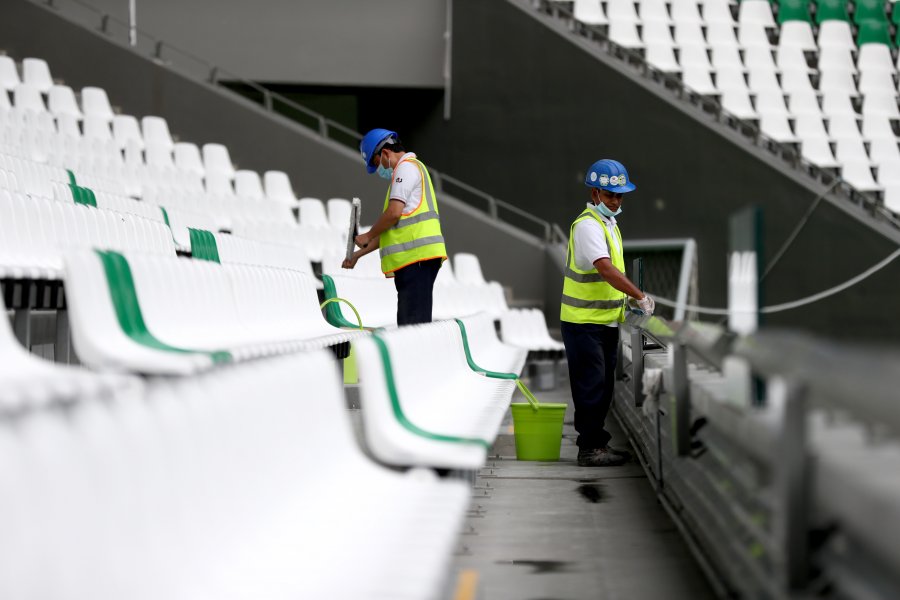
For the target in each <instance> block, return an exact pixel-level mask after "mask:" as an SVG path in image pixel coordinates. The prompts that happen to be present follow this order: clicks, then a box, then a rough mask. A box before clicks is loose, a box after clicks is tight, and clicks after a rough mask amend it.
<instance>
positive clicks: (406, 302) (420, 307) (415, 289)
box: [394, 258, 443, 325]
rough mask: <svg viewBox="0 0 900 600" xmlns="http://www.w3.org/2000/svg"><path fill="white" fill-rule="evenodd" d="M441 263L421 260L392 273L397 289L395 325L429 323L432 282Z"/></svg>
mask: <svg viewBox="0 0 900 600" xmlns="http://www.w3.org/2000/svg"><path fill="white" fill-rule="evenodd" d="M442 262H443V261H442V260H441V259H440V258H432V259H431V260H423V261H421V262H417V263H413V264H411V265H407V266H405V267H403V268H402V269H400V270H398V271H395V272H394V286H395V287H396V288H397V325H415V324H416V323H431V306H432V303H433V302H432V301H433V291H434V280H435V279H436V278H437V274H438V270H439V269H440V268H441V263H442Z"/></svg>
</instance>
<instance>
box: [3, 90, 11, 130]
mask: <svg viewBox="0 0 900 600" xmlns="http://www.w3.org/2000/svg"><path fill="white" fill-rule="evenodd" d="M11 108H12V102H10V101H9V93H7V91H6V90H4V89H0V111H3V112H0V131H2V126H3V118H2V117H3V116H4V115H5V114H6V113H7V112H8V111H9V110H10V109H11ZM0 140H2V137H0Z"/></svg>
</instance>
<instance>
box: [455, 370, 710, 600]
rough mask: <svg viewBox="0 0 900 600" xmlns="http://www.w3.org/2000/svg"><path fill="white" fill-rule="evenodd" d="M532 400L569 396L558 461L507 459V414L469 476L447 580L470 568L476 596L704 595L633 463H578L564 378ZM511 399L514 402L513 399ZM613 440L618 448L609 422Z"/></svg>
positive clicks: (575, 599)
mask: <svg viewBox="0 0 900 600" xmlns="http://www.w3.org/2000/svg"><path fill="white" fill-rule="evenodd" d="M537 396H538V398H539V400H540V401H541V402H568V403H569V409H568V412H567V414H566V424H565V428H564V430H563V443H562V453H561V458H560V462H559V463H532V462H519V461H517V460H515V445H514V441H513V436H512V424H511V417H510V416H509V415H507V418H506V421H505V422H504V425H503V427H502V428H501V435H499V436H498V438H497V442H496V443H495V445H494V450H493V452H492V454H494V455H499V458H494V459H491V460H490V461H489V462H488V465H487V466H486V467H485V468H484V469H483V470H482V472H481V474H480V475H479V478H478V482H477V484H476V485H477V489H476V490H475V497H474V498H473V501H472V507H471V510H470V513H469V517H468V518H467V520H466V524H465V530H464V531H465V532H464V534H463V535H462V536H461V538H460V545H459V549H458V552H457V555H456V557H455V558H454V564H453V572H452V573H451V579H450V583H451V587H454V586H456V590H457V595H453V594H451V595H450V596H449V598H457V597H460V596H459V586H457V585H456V582H457V581H460V577H461V576H462V577H463V578H465V574H466V572H467V571H470V570H473V571H475V572H477V577H478V584H477V595H476V596H475V597H476V598H478V600H551V599H553V600H582V599H584V600H588V599H590V600H598V599H599V600H603V599H608V598H627V599H628V600H641V599H648V600H649V599H657V598H666V599H667V600H677V599H680V598H691V599H703V598H712V597H713V594H712V590H711V589H710V588H709V586H708V584H707V583H706V580H705V579H704V577H703V573H702V572H701V571H700V568H699V567H698V566H697V565H696V564H695V562H694V559H693V557H692V556H691V554H690V552H689V551H688V548H687V546H686V545H685V543H684V541H683V540H682V539H681V536H680V535H679V533H678V530H677V529H676V528H675V525H674V524H673V523H672V521H671V520H670V519H669V517H668V515H667V514H666V512H665V510H664V509H663V508H662V506H660V505H659V503H658V502H657V500H656V496H655V495H654V493H653V490H652V488H651V487H650V484H649V483H648V482H647V480H646V476H645V475H644V471H643V469H642V468H641V466H640V464H639V463H638V462H636V461H634V460H632V462H630V463H629V464H627V465H625V466H622V467H609V468H582V467H578V466H577V465H576V464H575V456H576V454H577V448H576V446H575V435H576V434H575V430H574V428H573V427H572V416H573V413H572V405H571V394H570V393H569V383H568V380H567V379H565V378H561V380H560V382H559V386H558V387H557V389H556V390H554V391H552V392H540V393H538V394H537ZM513 401H514V402H520V401H522V398H521V397H518V398H514V400H513ZM609 424H610V426H611V429H610V431H612V433H613V435H614V438H613V441H614V442H618V444H619V445H620V446H623V447H627V443H623V441H624V440H625V437H624V434H623V433H622V431H621V429H620V428H619V426H618V424H617V423H616V422H615V420H614V419H611V421H610V423H609Z"/></svg>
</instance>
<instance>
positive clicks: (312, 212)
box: [297, 198, 329, 227]
mask: <svg viewBox="0 0 900 600" xmlns="http://www.w3.org/2000/svg"><path fill="white" fill-rule="evenodd" d="M297 204H298V207H299V211H300V215H299V221H300V223H301V224H302V225H307V226H310V227H329V224H328V214H327V213H326V212H325V205H324V204H323V203H322V201H321V200H319V199H318V198H300V200H299V201H298V203H297Z"/></svg>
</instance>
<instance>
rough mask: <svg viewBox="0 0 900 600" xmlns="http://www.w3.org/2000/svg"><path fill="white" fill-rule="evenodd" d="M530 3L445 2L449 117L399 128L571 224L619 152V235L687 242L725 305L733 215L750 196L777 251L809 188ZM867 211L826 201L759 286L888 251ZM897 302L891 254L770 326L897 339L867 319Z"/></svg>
mask: <svg viewBox="0 0 900 600" xmlns="http://www.w3.org/2000/svg"><path fill="white" fill-rule="evenodd" d="M527 4H528V3H526V2H525V1H524V0H522V1H520V0H497V1H494V2H485V1H483V0H455V1H454V3H453V7H454V13H453V23H454V32H455V38H454V43H453V86H452V118H451V120H450V121H443V120H442V119H440V118H433V119H431V120H430V121H428V122H427V123H424V124H423V125H422V126H421V127H420V128H418V129H417V130H416V131H414V132H412V134H411V135H409V136H408V138H409V139H410V140H411V141H412V143H413V144H414V145H415V146H416V147H417V148H418V149H420V151H421V152H423V153H427V155H428V156H430V157H432V162H433V164H434V165H435V167H437V168H439V169H443V170H446V171H447V172H448V173H452V174H453V175H454V176H456V177H458V178H460V179H463V180H464V181H466V182H468V183H470V184H472V185H475V186H477V187H480V188H482V189H484V190H485V191H488V192H490V193H492V194H494V195H495V196H497V197H498V198H502V199H504V200H507V201H510V202H515V203H517V204H519V205H520V206H522V207H523V208H525V209H526V210H529V211H532V212H533V213H535V214H537V215H538V216H541V217H543V218H545V219H548V220H550V221H555V222H557V223H560V224H562V225H563V227H564V228H566V229H567V228H568V224H569V223H571V221H572V219H573V218H574V217H575V216H576V215H577V214H578V213H579V212H580V211H581V209H582V207H583V205H584V203H585V202H586V201H587V200H588V192H587V189H586V188H585V187H584V185H583V181H584V172H585V170H586V168H587V167H588V166H589V165H590V164H591V163H592V162H594V161H595V160H597V159H599V158H606V157H609V158H617V159H619V160H621V161H622V162H623V163H624V164H625V165H626V166H627V167H628V169H629V173H630V176H631V178H632V180H633V181H634V182H635V183H636V184H637V190H636V191H635V192H634V193H632V194H629V196H628V197H627V199H626V201H625V203H624V212H623V214H622V216H621V217H620V224H621V227H622V230H623V232H624V235H625V236H626V238H627V237H631V238H632V239H635V238H643V239H647V238H687V237H691V238H694V239H696V240H697V241H698V244H699V265H700V290H701V294H700V300H701V303H702V304H705V305H709V306H715V307H722V306H725V303H726V289H727V288H726V254H727V252H728V218H729V216H730V215H731V214H732V213H734V212H735V211H737V210H739V209H740V208H742V207H744V206H747V205H750V204H759V205H760V206H761V207H762V208H763V210H764V212H765V235H764V240H765V247H766V252H767V253H768V256H772V254H774V252H775V251H776V250H777V249H778V247H780V246H781V244H782V243H783V241H784V240H785V239H786V238H787V237H788V235H789V234H790V232H791V230H792V229H793V228H794V226H795V225H796V223H797V222H798V220H799V219H800V218H801V216H802V215H803V213H804V211H805V210H806V209H807V207H808V206H809V205H810V203H811V202H812V201H813V199H814V197H815V195H816V191H815V190H813V189H811V188H810V187H808V180H806V179H804V178H802V177H800V176H798V175H797V174H795V173H792V172H788V171H785V170H784V168H783V166H782V165H780V164H779V163H778V161H776V160H775V159H774V158H773V157H771V156H769V155H767V154H766V153H764V152H763V151H762V150H757V151H756V152H755V153H752V152H748V146H747V144H746V143H745V142H744V140H743V139H741V138H740V137H738V134H736V133H734V132H732V131H730V130H727V129H725V128H724V127H722V126H717V125H716V124H715V123H712V122H711V121H710V119H709V118H708V117H706V118H704V117H703V116H702V115H698V113H697V111H696V110H687V109H686V108H685V106H684V104H683V103H679V102H678V101H677V100H675V99H673V98H670V97H666V96H661V95H658V93H657V92H656V90H657V88H656V87H655V86H651V84H649V83H647V82H646V81H644V80H642V79H641V78H639V77H638V76H637V75H635V74H633V73H632V72H626V71H624V70H623V68H622V66H621V64H620V63H619V62H617V61H615V60H614V59H611V58H609V57H606V56H605V55H601V54H600V52H599V50H597V48H596V46H594V45H592V44H588V43H586V42H585V43H580V42H575V41H573V40H574V38H573V36H571V35H569V34H568V32H567V31H566V30H565V26H564V25H560V24H559V23H557V22H555V21H554V22H552V23H551V24H549V25H548V24H546V23H544V22H542V21H540V20H538V19H536V18H535V16H534V13H533V12H532V11H531V9H530V8H524V9H523V8H521V7H522V5H526V6H527ZM498 32H502V35H499V34H498ZM870 222H871V220H869V219H867V218H866V217H865V215H861V214H860V212H859V210H858V209H856V208H855V207H852V206H848V203H846V202H843V203H840V204H837V205H835V204H832V203H829V202H823V203H822V205H821V206H820V207H819V208H818V210H817V211H816V212H815V214H814V215H813V218H812V219H811V220H810V222H809V224H808V225H807V226H806V228H805V229H804V231H803V233H802V234H801V235H800V236H799V237H798V238H797V240H796V242H795V243H794V245H793V247H792V248H791V250H790V251H789V252H788V253H787V255H786V256H785V257H784V258H783V259H782V260H781V262H780V263H779V264H778V266H777V268H775V269H774V270H773V271H772V273H771V275H770V277H769V278H768V279H767V281H766V282H765V301H766V303H769V304H771V303H779V302H783V301H787V300H792V299H795V298H800V297H802V296H806V295H808V294H811V293H814V292H818V291H820V290H823V289H825V288H827V287H830V286H832V285H835V284H838V283H840V282H842V281H844V280H845V279H847V278H849V277H851V276H853V275H855V274H857V273H858V272H860V271H862V270H863V269H865V268H867V267H869V266H870V265H872V264H874V263H876V262H878V261H879V260H881V259H883V258H884V257H886V256H887V255H888V254H889V253H890V252H891V251H892V250H893V249H894V248H896V245H897V240H898V239H900V236H898V234H897V232H896V231H893V232H887V231H886V230H884V229H881V230H879V229H878V228H873V227H872V226H870V225H869V223H870ZM548 285H554V282H549V284H548ZM898 305H900V261H896V262H895V263H894V264H893V265H891V266H890V267H888V268H887V269H885V270H884V271H882V272H881V273H879V274H878V275H876V276H873V277H872V278H870V279H869V280H867V281H866V282H864V283H863V284H860V285H858V286H856V287H854V288H853V289H851V290H848V291H846V292H843V293H841V294H839V295H837V296H835V297H833V298H831V299H829V300H825V301H822V302H819V303H816V304H813V305H810V306H809V307H808V308H805V309H802V310H794V311H791V312H788V313H783V314H780V315H772V316H771V317H769V318H768V322H769V323H772V324H778V325H783V326H788V327H799V328H803V329H809V330H813V331H816V332H818V333H821V334H824V335H827V336H832V337H862V338H873V339H892V340H897V339H900V319H898V318H897V317H896V316H892V317H890V318H888V319H884V320H873V319H872V314H873V307H875V306H881V307H888V306H891V307H893V306H898Z"/></svg>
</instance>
